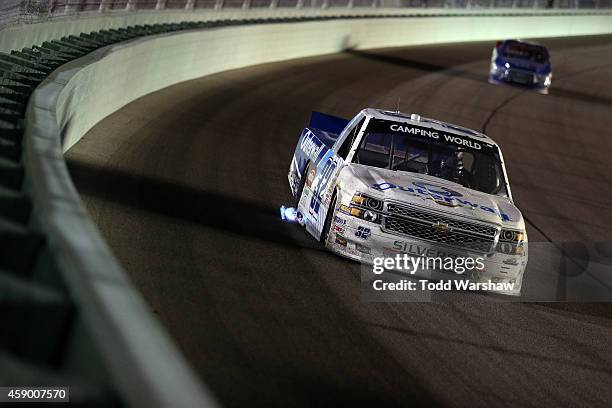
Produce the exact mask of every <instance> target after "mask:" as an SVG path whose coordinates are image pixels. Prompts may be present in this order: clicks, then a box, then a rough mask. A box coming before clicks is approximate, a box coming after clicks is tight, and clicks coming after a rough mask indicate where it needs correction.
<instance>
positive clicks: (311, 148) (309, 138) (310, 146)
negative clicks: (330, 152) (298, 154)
mask: <svg viewBox="0 0 612 408" xmlns="http://www.w3.org/2000/svg"><path fill="white" fill-rule="evenodd" d="M324 148H325V145H324V144H323V143H322V142H321V141H320V140H319V139H318V138H317V137H316V136H315V135H314V133H312V132H311V131H310V130H307V133H306V135H305V136H304V138H303V139H302V143H301V144H300V149H302V151H303V152H304V154H306V156H308V157H309V158H310V160H312V161H316V160H317V158H318V157H319V154H321V152H322V151H323V149H324Z"/></svg>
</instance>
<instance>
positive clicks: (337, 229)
mask: <svg viewBox="0 0 612 408" xmlns="http://www.w3.org/2000/svg"><path fill="white" fill-rule="evenodd" d="M334 231H336V232H337V233H339V234H342V233H343V232H344V227H342V226H340V225H338V224H336V225H334Z"/></svg>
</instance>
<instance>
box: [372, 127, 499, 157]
mask: <svg viewBox="0 0 612 408" xmlns="http://www.w3.org/2000/svg"><path fill="white" fill-rule="evenodd" d="M441 125H442V126H445V127H451V128H455V129H457V130H459V131H461V132H463V133H470V134H472V135H473V136H475V137H481V136H480V135H479V134H477V133H474V132H473V131H471V130H469V129H461V128H459V127H454V126H447V125H445V124H441ZM368 132H373V133H389V132H393V133H401V134H405V135H410V136H414V137H415V138H419V139H424V140H430V141H435V142H440V143H445V144H449V145H454V146H462V147H464V148H467V149H471V150H477V151H483V150H489V151H493V152H495V151H497V149H496V148H495V146H494V145H492V144H489V143H486V142H483V141H477V140H474V139H473V138H472V137H469V136H464V135H460V134H456V133H449V132H443V131H440V130H436V129H431V128H427V127H422V126H416V125H411V124H408V123H400V122H392V121H389V120H380V119H375V120H372V121H371V122H370V124H369V125H368Z"/></svg>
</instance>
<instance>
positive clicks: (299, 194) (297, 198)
mask: <svg viewBox="0 0 612 408" xmlns="http://www.w3.org/2000/svg"><path fill="white" fill-rule="evenodd" d="M309 172H310V162H308V163H306V167H304V172H303V173H302V179H301V180H300V186H299V187H298V190H297V194H296V195H295V208H296V209H297V207H298V204H299V203H300V199H301V198H302V193H303V192H304V186H305V185H306V178H307V177H308V173H309Z"/></svg>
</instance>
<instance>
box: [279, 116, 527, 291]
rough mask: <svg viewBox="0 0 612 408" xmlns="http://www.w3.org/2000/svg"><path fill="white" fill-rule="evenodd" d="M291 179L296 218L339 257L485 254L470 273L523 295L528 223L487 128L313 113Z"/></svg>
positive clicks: (437, 273)
mask: <svg viewBox="0 0 612 408" xmlns="http://www.w3.org/2000/svg"><path fill="white" fill-rule="evenodd" d="M289 184H290V186H291V191H292V193H293V195H294V197H295V200H296V208H295V209H294V212H293V214H294V216H295V217H296V218H297V219H298V221H299V222H300V224H302V225H303V226H305V228H306V230H307V231H308V232H309V233H310V234H311V235H312V236H314V237H315V238H316V239H319V240H321V241H322V242H324V243H325V246H326V247H327V248H328V249H330V250H331V251H333V252H335V253H337V254H339V255H342V256H345V257H347V258H351V259H354V260H358V261H361V262H365V263H370V264H372V263H373V262H374V259H375V258H379V257H390V256H394V255H395V254H407V255H408V256H410V257H444V258H446V257H453V258H458V257H472V258H479V259H483V265H484V268H482V269H479V270H478V271H475V272H474V273H472V274H471V276H470V277H469V279H471V280H476V281H482V282H484V281H488V282H499V283H508V284H510V283H511V284H512V287H513V289H512V290H509V291H500V292H502V293H505V294H511V295H519V294H520V291H521V285H522V279H523V274H524V271H525V267H526V265H527V234H526V231H525V223H524V220H523V217H522V215H521V212H520V211H519V210H518V208H516V206H515V205H514V203H513V201H512V194H511V192H510V186H509V184H508V179H507V176H506V169H505V167H504V161H503V156H502V153H501V151H500V150H499V148H498V146H497V144H496V143H495V142H494V141H493V140H491V139H490V138H489V137H487V136H486V135H484V134H482V133H479V132H476V131H474V130H470V129H466V128H463V127H461V126H456V125H452V124H449V123H444V122H441V121H437V120H433V119H427V118H424V117H420V116H419V115H416V114H403V113H400V112H392V111H385V110H380V109H372V108H369V109H364V110H362V111H360V112H359V113H358V114H357V115H356V116H355V117H354V118H353V119H352V120H350V121H348V120H345V119H341V118H337V117H334V116H330V115H326V114H322V113H319V112H313V113H312V117H311V121H310V124H309V126H308V127H307V128H306V129H304V131H303V132H302V134H301V136H300V139H299V141H298V144H297V148H296V150H295V154H294V156H293V160H292V162H291V166H290V169H289ZM281 212H282V211H281ZM429 272H430V274H429V275H428V277H430V278H432V277H433V278H436V277H437V278H440V279H442V278H443V277H444V276H446V275H448V274H449V273H450V274H452V272H448V271H429ZM432 272H433V273H432ZM464 279H468V278H466V277H464Z"/></svg>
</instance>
